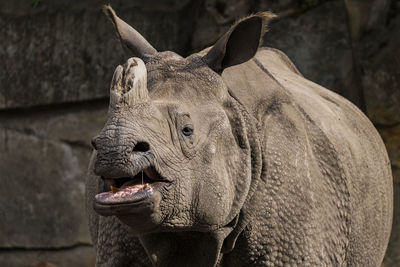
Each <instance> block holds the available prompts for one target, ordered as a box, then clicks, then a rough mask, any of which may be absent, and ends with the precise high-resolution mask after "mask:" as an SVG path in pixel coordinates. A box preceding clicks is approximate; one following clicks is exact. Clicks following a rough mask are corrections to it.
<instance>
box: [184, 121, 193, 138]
mask: <svg viewBox="0 0 400 267" xmlns="http://www.w3.org/2000/svg"><path fill="white" fill-rule="evenodd" d="M182 133H183V135H185V136H191V135H192V134H193V126H192V125H190V124H187V125H185V127H183V129H182Z"/></svg>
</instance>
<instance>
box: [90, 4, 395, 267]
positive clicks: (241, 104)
mask: <svg viewBox="0 0 400 267" xmlns="http://www.w3.org/2000/svg"><path fill="white" fill-rule="evenodd" d="M105 11H106V13H107V14H108V16H109V17H110V18H111V20H112V22H113V24H114V26H115V28H116V29H117V33H118V37H119V38H120V40H121V42H122V44H123V46H124V47H125V48H128V50H129V51H131V52H132V54H131V55H132V56H135V57H137V58H131V59H129V60H128V62H127V63H126V64H125V65H124V66H119V67H118V68H117V69H116V72H115V74H114V78H113V82H112V86H111V96H112V98H111V100H110V109H109V118H108V121H107V123H106V125H105V126H104V129H103V130H102V132H101V133H100V134H99V136H97V137H96V138H94V142H93V143H94V146H95V149H96V151H95V152H94V153H93V156H92V160H91V165H90V167H89V177H88V180H87V208H88V215H89V224H90V230H91V234H92V239H93V242H94V244H95V248H96V256H97V263H96V266H99V267H110V266H115V267H116V266H151V265H154V266H232V267H236V266H380V264H381V262H382V260H383V256H384V253H385V250H386V246H387V243H388V239H389V235H390V229H391V220H392V208H393V207H392V205H393V203H392V201H393V191H392V176H391V170H390V163H389V159H388V156H387V153H386V150H385V147H384V144H383V142H382V140H381V138H380V136H379V135H378V133H377V131H376V130H375V128H374V127H373V125H372V123H371V122H370V121H369V120H368V119H367V118H366V117H365V116H364V115H363V114H362V112H361V111H359V110H358V109H357V108H356V107H355V106H354V105H353V104H351V103H350V102H349V101H347V100H345V99H344V98H342V97H340V96H338V95H337V94H335V93H333V92H331V91H328V90H326V89H324V88H322V87H321V86H318V85H316V84H315V83H313V82H311V81H309V80H307V79H305V78H304V77H303V76H302V75H301V74H300V73H299V71H298V70H297V69H296V68H295V67H294V65H293V64H292V63H291V61H290V60H289V59H288V58H287V57H286V56H285V55H284V54H283V53H282V52H280V51H278V50H276V49H272V48H260V49H258V50H257V48H258V44H259V41H260V39H261V37H262V33H263V32H264V25H265V22H266V21H267V20H268V19H270V18H272V15H271V14H268V13H260V14H255V15H252V16H250V17H247V18H245V19H243V20H240V21H239V22H237V23H236V24H235V25H234V26H232V28H231V30H230V31H229V32H228V33H227V34H226V35H224V36H223V37H222V38H221V39H220V40H219V41H218V42H217V44H216V45H214V46H213V47H212V48H210V49H206V50H204V51H202V52H200V53H197V54H193V55H191V56H190V57H188V58H182V57H180V56H179V55H177V54H175V53H173V52H157V51H156V50H155V49H154V48H152V47H151V46H150V45H149V44H148V43H147V41H145V39H144V38H143V37H141V36H140V37H141V38H139V37H138V38H136V37H135V36H136V35H138V33H137V32H136V31H132V30H130V28H126V27H129V26H128V25H127V24H123V23H122V22H121V20H120V19H119V18H118V17H116V15H115V13H114V12H113V10H112V9H111V7H106V9H105ZM124 27H125V28H124ZM126 36H129V38H127V37H126ZM243 40H245V43H243V42H244V41H243ZM136 46H137V48H136V49H133V48H132V47H136ZM141 59H142V60H143V61H144V62H145V65H144V64H143V62H142V61H141ZM144 66H145V67H144ZM132 68H133V69H132ZM132 73H134V75H133V74H132ZM221 73H222V74H221ZM146 76H147V77H146ZM146 82H147V85H146ZM135 90H136V91H135ZM113 95H114V96H113ZM188 129H189V130H191V131H189V130H188ZM138 144H142V145H141V147H140V149H136V148H137V147H138V146H139V145H138ZM143 144H147V145H143ZM135 147H136V148H135ZM150 166H151V168H152V172H156V173H157V174H154V175H151V173H150V174H149V171H148V170H149V169H148V168H150ZM142 170H146V173H147V174H149V176H150V177H158V178H157V179H158V180H157V185H155V184H156V183H154V184H150V185H149V187H146V188H145V189H143V192H139V193H136V194H133V195H132V196H130V198H129V201H130V202H129V201H128V202H124V203H123V204H121V205H119V204H118V203H117V202H118V196H119V195H118V194H122V193H118V192H117V193H114V194H112V193H103V195H104V196H105V199H111V200H109V201H114V200H113V199H114V198H112V197H113V196H116V197H115V199H117V200H116V201H117V202H115V203H114V202H110V203H112V205H111V204H109V203H108V202H105V201H103V200H102V198H100V197H99V196H96V194H99V193H101V192H103V187H104V182H103V180H102V179H101V178H100V176H102V177H103V178H106V180H104V181H110V180H112V179H117V178H120V177H128V176H132V177H133V176H135V175H139V174H140V171H142ZM158 184H162V185H161V186H159V185H158ZM138 186H140V185H138ZM146 190H147V191H146ZM122 191H123V190H122ZM135 192H136V191H135ZM115 194H116V195H115ZM95 196H96V197H95ZM107 201H108V200H107ZM114 204H115V205H114ZM117 204H118V205H117ZM93 207H94V208H95V210H93ZM99 214H101V215H99ZM102 215H104V216H102Z"/></svg>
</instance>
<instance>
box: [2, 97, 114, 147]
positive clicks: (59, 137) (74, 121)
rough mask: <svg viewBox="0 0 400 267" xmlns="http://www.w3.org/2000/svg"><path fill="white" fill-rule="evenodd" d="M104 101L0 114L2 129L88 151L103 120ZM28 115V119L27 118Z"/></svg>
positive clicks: (105, 116) (105, 117)
mask: <svg viewBox="0 0 400 267" xmlns="http://www.w3.org/2000/svg"><path fill="white" fill-rule="evenodd" d="M107 110H108V100H106V99H103V100H97V101H91V102H84V103H76V104H69V105H67V106H66V105H63V106H57V107H48V108H36V109H30V110H29V112H27V110H15V111H14V112H7V113H0V125H1V127H2V128H5V129H9V130H15V131H18V132H23V133H27V134H30V135H35V136H37V137H40V138H43V139H47V140H56V141H63V142H67V143H72V144H76V145H81V146H85V147H87V148H91V144H90V141H91V139H92V138H93V137H94V135H96V134H98V133H99V132H100V130H101V129H102V127H103V126H104V123H105V122H106V119H107ZM27 113H29V116H27Z"/></svg>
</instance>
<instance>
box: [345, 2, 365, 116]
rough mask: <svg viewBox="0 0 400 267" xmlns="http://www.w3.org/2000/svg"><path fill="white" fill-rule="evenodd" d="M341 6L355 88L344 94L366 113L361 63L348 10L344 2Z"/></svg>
mask: <svg viewBox="0 0 400 267" xmlns="http://www.w3.org/2000/svg"><path fill="white" fill-rule="evenodd" d="M343 5H344V6H343V8H344V9H345V11H346V28H347V38H348V42H349V45H350V52H351V61H352V63H353V67H352V73H351V75H352V81H351V83H353V86H352V87H353V88H355V90H357V91H356V92H355V94H354V93H350V94H349V95H347V96H345V97H346V98H348V99H349V100H350V101H351V102H352V103H353V104H355V105H356V106H357V107H358V108H359V109H361V110H362V112H364V113H365V114H366V113H367V112H366V110H367V108H366V104H365V97H364V87H363V84H362V80H361V79H362V76H361V75H362V72H363V71H362V67H361V66H362V65H361V64H360V60H359V58H358V56H357V54H356V52H355V51H356V48H357V41H355V40H353V38H352V34H351V26H350V25H351V21H350V20H351V18H350V15H349V12H348V10H347V7H346V6H345V3H343Z"/></svg>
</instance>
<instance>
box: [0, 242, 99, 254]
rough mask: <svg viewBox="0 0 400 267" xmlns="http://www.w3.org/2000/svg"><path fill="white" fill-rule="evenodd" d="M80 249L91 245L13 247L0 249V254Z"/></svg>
mask: <svg viewBox="0 0 400 267" xmlns="http://www.w3.org/2000/svg"><path fill="white" fill-rule="evenodd" d="M81 247H93V245H92V244H90V243H84V242H82V243H76V244H73V245H70V246H60V247H22V246H21V247H20V246H15V247H6V248H4V247H0V253H1V252H8V251H10V252H16V251H21V252H23V251H59V250H71V249H76V248H81Z"/></svg>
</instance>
